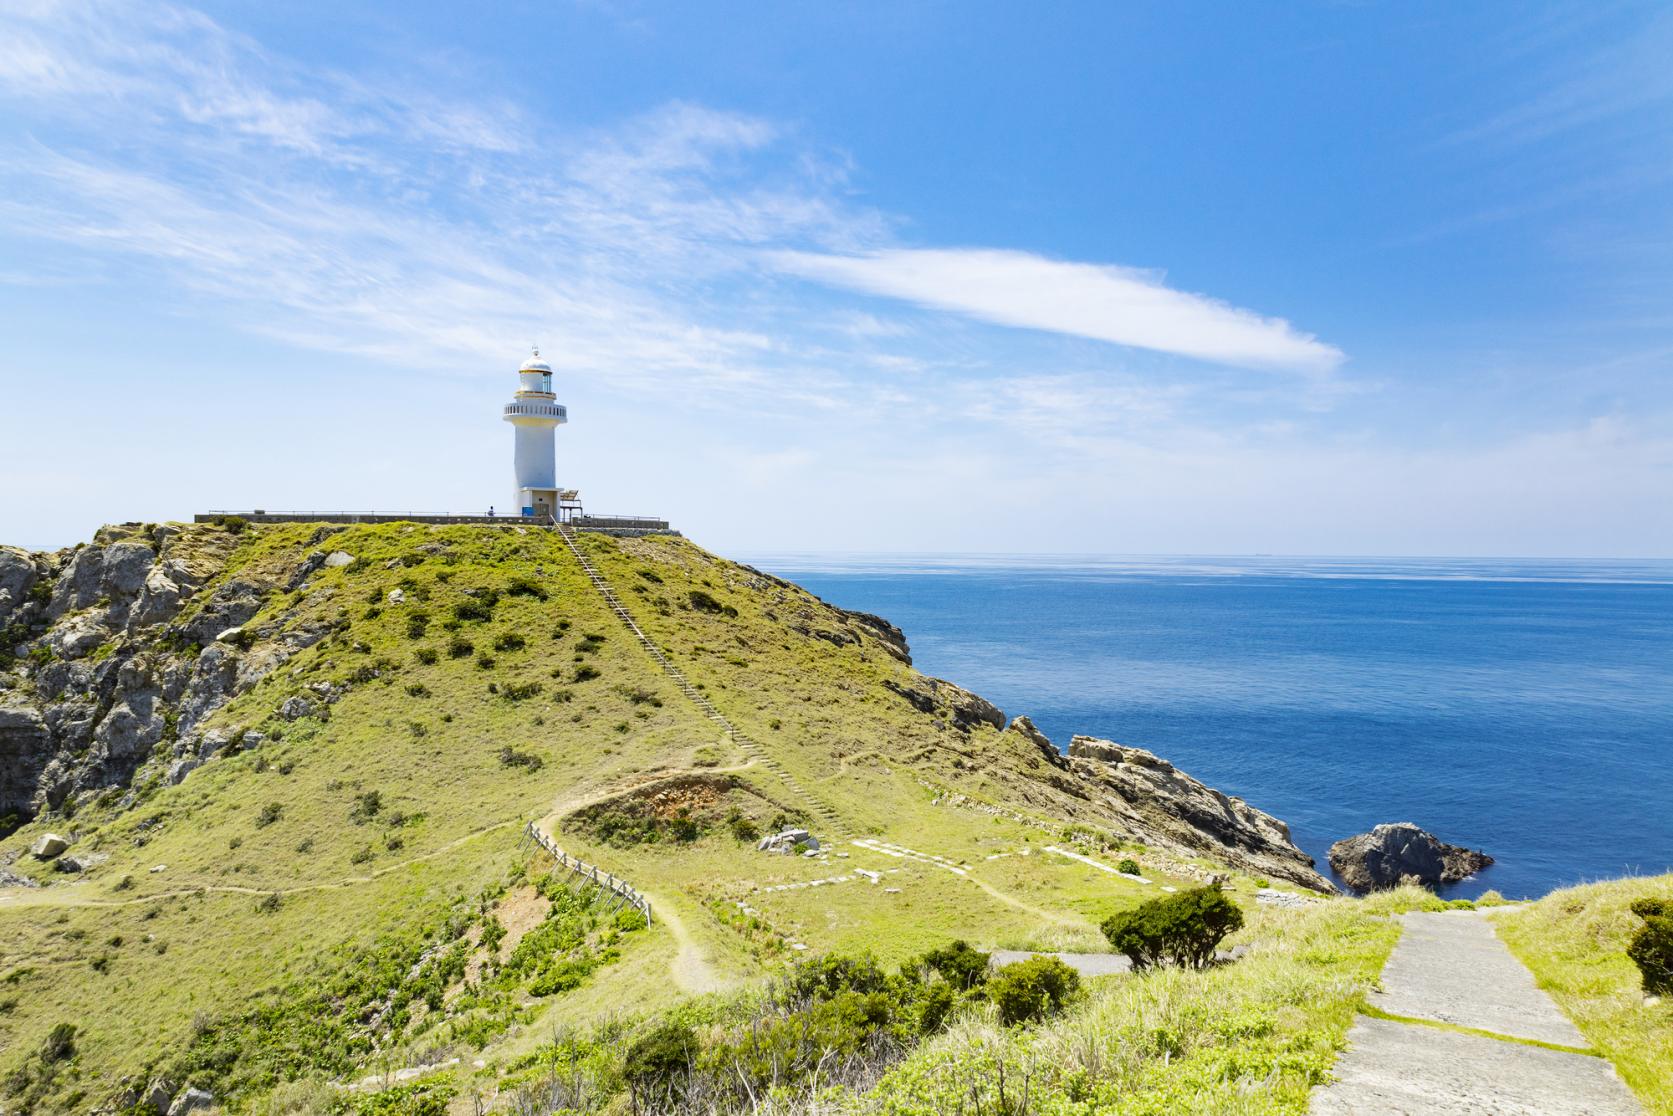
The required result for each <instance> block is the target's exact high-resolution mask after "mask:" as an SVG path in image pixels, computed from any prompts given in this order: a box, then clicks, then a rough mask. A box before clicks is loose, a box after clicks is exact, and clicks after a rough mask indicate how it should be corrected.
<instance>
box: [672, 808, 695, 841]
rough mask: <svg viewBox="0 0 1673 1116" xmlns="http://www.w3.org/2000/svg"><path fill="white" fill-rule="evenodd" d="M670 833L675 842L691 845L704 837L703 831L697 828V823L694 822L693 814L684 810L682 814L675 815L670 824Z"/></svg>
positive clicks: (681, 811)
mask: <svg viewBox="0 0 1673 1116" xmlns="http://www.w3.org/2000/svg"><path fill="white" fill-rule="evenodd" d="M668 832H669V834H670V835H671V836H672V837H673V838H674V840H676V841H679V842H681V843H682V844H689V843H691V842H692V841H695V840H697V838H698V837H699V836H701V835H702V834H701V830H699V829H698V828H697V822H696V821H695V820H693V818H692V816H691V814H690V813H689V812H688V811H686V810H684V809H681V810H680V812H679V813H678V814H676V815H674V817H673V818H672V819H671V820H670V821H669V822H668Z"/></svg>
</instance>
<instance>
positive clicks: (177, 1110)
mask: <svg viewBox="0 0 1673 1116" xmlns="http://www.w3.org/2000/svg"><path fill="white" fill-rule="evenodd" d="M213 1107H215V1097H214V1094H212V1093H210V1092H209V1091H208V1090H206V1089H197V1088H190V1089H187V1090H185V1091H184V1092H182V1093H181V1094H180V1095H179V1096H178V1097H175V1098H174V1103H173V1104H171V1105H169V1106H168V1116H187V1114H188V1113H191V1112H208V1111H209V1110H210V1109H211V1108H213Z"/></svg>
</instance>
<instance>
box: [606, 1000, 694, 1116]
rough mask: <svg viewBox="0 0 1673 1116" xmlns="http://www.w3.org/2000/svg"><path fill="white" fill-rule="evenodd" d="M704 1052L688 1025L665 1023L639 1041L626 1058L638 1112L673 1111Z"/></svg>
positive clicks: (625, 1071) (624, 1068) (624, 1073)
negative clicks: (687, 1079)
mask: <svg viewBox="0 0 1673 1116" xmlns="http://www.w3.org/2000/svg"><path fill="white" fill-rule="evenodd" d="M701 1052H702V1047H701V1045H700V1044H699V1043H698V1041H697V1035H696V1033H695V1032H694V1031H692V1029H691V1028H690V1027H688V1026H686V1025H685V1024H684V1023H673V1022H669V1023H663V1024H661V1025H659V1026H657V1027H655V1028H653V1029H652V1030H651V1031H650V1032H649V1033H647V1034H644V1035H641V1036H640V1037H639V1038H637V1039H635V1040H634V1041H633V1043H632V1044H631V1045H630V1046H628V1048H627V1053H626V1054H625V1056H624V1057H623V1058H622V1076H623V1077H624V1078H626V1079H627V1087H628V1090H629V1092H630V1094H631V1096H632V1099H633V1108H634V1111H636V1112H639V1111H644V1112H661V1111H665V1110H671V1109H672V1107H673V1105H674V1102H675V1100H676V1098H678V1097H679V1096H680V1094H681V1093H683V1092H684V1088H683V1087H684V1085H685V1079H686V1078H687V1077H688V1076H689V1075H690V1073H691V1071H692V1070H693V1069H694V1068H695V1066H696V1063H697V1056H698V1054H699V1053H701Z"/></svg>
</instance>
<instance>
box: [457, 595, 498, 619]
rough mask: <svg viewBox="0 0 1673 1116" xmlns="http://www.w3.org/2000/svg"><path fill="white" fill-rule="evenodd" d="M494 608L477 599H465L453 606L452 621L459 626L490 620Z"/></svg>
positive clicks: (490, 604) (488, 602)
mask: <svg viewBox="0 0 1673 1116" xmlns="http://www.w3.org/2000/svg"><path fill="white" fill-rule="evenodd" d="M493 617H494V606H493V604H492V602H490V601H485V600H482V599H480V598H477V597H466V598H465V599H464V600H462V601H460V602H458V603H457V604H455V605H454V606H453V619H455V620H457V621H459V622H460V623H461V624H464V623H469V622H471V621H482V620H492V619H493Z"/></svg>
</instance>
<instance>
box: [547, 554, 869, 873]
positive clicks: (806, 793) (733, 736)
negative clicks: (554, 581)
mask: <svg viewBox="0 0 1673 1116" xmlns="http://www.w3.org/2000/svg"><path fill="white" fill-rule="evenodd" d="M556 527H557V531H558V535H559V536H560V537H561V538H562V539H563V541H564V545H565V546H567V547H568V548H569V552H570V553H571V554H573V555H574V556H575V560H576V561H577V562H579V563H580V565H581V570H582V572H584V573H585V574H586V575H587V580H588V581H590V582H592V585H593V588H594V589H596V590H598V593H599V595H600V596H602V597H603V598H604V603H605V604H607V605H609V606H610V611H611V612H613V613H615V614H616V618H617V619H618V620H620V621H621V622H622V623H623V624H624V625H626V627H627V630H628V631H629V632H632V633H633V638H634V639H636V640H638V641H639V646H641V647H643V648H644V649H645V651H646V653H648V654H649V655H650V657H651V658H652V659H655V660H656V664H657V665H658V666H660V667H661V668H662V672H663V673H664V674H666V675H667V676H668V677H669V679H670V680H671V681H672V682H673V683H674V685H675V686H676V687H678V689H679V691H680V693H681V694H683V695H684V696H685V697H686V699H687V700H689V701H691V702H692V703H693V704H694V705H696V706H697V708H698V709H700V710H702V712H703V715H704V716H705V717H707V718H708V719H709V720H711V721H713V722H714V723H715V724H717V725H719V726H720V727H721V729H723V730H724V731H725V733H726V736H727V739H729V740H731V741H732V743H734V744H736V745H737V746H738V748H739V749H740V750H741V751H742V752H743V753H744V755H746V756H748V757H749V758H750V759H751V760H753V761H755V762H756V763H758V764H760V765H761V766H762V767H764V768H766V769H767V770H768V771H770V772H772V773H773V775H775V776H776V777H777V778H778V780H779V781H780V782H781V783H783V784H784V786H785V788H786V789H788V790H789V791H790V793H791V794H792V795H793V796H794V797H795V798H796V799H797V801H799V802H800V803H801V804H802V805H803V806H805V807H806V808H807V810H808V811H809V812H810V813H811V814H812V815H813V816H814V817H815V818H816V819H817V821H818V823H819V824H820V825H822V826H824V827H825V829H826V831H827V832H828V833H829V834H831V836H832V838H833V839H843V840H845V839H847V838H848V837H850V836H851V835H852V834H851V833H850V832H849V827H848V824H847V823H846V822H844V821H843V819H842V817H841V815H839V814H838V813H837V812H836V811H835V810H833V809H832V808H831V807H830V805H829V804H828V803H826V802H825V801H824V800H823V799H821V798H819V797H818V796H817V795H815V794H814V793H813V792H812V791H810V790H808V789H807V788H806V787H804V786H803V785H802V784H801V782H800V781H799V780H798V779H797V778H796V777H795V776H794V775H793V774H791V773H790V772H789V771H788V770H787V769H786V768H785V766H784V765H783V764H782V763H780V762H779V761H778V759H777V758H776V757H775V756H774V755H773V754H772V753H771V752H769V751H767V749H766V748H764V747H763V746H762V745H761V744H760V743H759V742H758V741H756V740H755V738H754V737H751V736H750V735H749V734H747V733H745V732H743V731H742V730H740V729H739V728H738V727H737V726H736V725H734V724H733V723H732V722H731V720H729V719H728V718H727V716H726V714H724V713H722V712H721V711H720V710H719V709H716V708H715V704H714V702H712V701H710V700H709V697H708V695H707V694H705V693H704V692H703V691H702V690H699V689H698V688H697V687H696V686H694V685H692V684H691V680H690V679H689V678H687V677H686V675H685V672H684V671H682V670H681V669H680V668H679V667H678V666H677V665H676V664H675V663H674V661H673V660H672V659H671V658H669V657H668V654H667V652H665V651H664V650H663V649H662V648H660V647H658V646H657V645H656V643H655V641H654V640H652V639H651V637H650V636H648V635H646V634H645V630H644V629H643V628H641V627H640V626H639V624H638V622H637V621H636V620H634V619H633V614H632V613H631V612H629V611H628V610H627V606H626V605H624V604H622V601H621V598H620V597H618V596H616V591H615V589H613V588H611V586H610V582H609V581H608V580H607V579H606V578H605V576H604V574H603V573H602V572H600V571H599V569H598V567H597V566H595V565H594V564H593V562H592V559H590V558H588V557H587V555H586V553H585V552H584V551H582V549H581V547H580V546H579V545H577V543H576V541H575V533H574V529H573V528H571V527H570V526H569V525H568V524H567V523H559V524H557V525H556Z"/></svg>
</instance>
